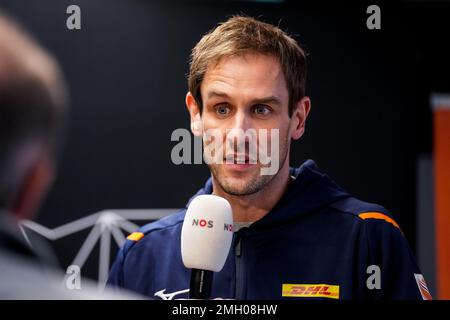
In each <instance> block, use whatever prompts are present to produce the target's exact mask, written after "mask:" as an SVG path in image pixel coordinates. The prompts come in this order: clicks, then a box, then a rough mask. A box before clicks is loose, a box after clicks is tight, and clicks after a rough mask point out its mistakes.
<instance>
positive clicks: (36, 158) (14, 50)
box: [0, 12, 134, 299]
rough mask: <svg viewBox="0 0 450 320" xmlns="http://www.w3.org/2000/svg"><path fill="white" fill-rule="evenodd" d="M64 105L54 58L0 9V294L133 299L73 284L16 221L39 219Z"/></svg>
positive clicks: (53, 164)
mask: <svg viewBox="0 0 450 320" xmlns="http://www.w3.org/2000/svg"><path fill="white" fill-rule="evenodd" d="M66 111H67V94H66V88H65V82H64V79H63V76H62V74H61V71H60V69H59V66H58V64H57V62H56V61H55V59H54V58H53V57H52V56H51V55H50V54H49V53H48V52H46V51H45V50H44V49H43V48H42V47H41V46H39V44H37V43H36V42H35V41H34V40H33V39H32V38H31V37H30V36H29V35H28V34H27V33H26V32H25V31H24V30H23V29H22V28H21V27H20V26H19V25H18V24H17V23H16V22H14V21H13V20H12V19H11V18H9V17H7V16H5V15H4V14H2V13H1V12H0V299H105V298H107V299H109V298H114V299H115V298H119V299H122V298H134V296H126V297H125V296H122V295H119V294H116V293H114V294H112V293H106V292H104V293H100V292H98V291H97V290H94V289H93V288H94V286H93V284H92V283H91V284H89V283H87V282H86V281H84V280H83V281H82V282H81V286H82V288H81V289H82V290H69V288H67V287H65V281H64V275H63V274H62V273H61V272H58V271H56V270H57V269H56V268H54V267H52V266H51V263H48V261H49V257H51V254H50V253H49V252H50V250H48V249H45V247H44V246H42V245H37V246H36V245H35V244H34V243H33V248H31V247H30V246H29V245H28V243H27V242H26V241H25V239H24V237H23V236H22V234H21V233H20V229H19V227H18V222H19V220H21V219H30V218H33V217H34V215H35V213H36V211H37V209H38V208H39V205H40V203H41V202H42V200H43V199H44V197H45V195H46V194H47V191H48V189H49V187H50V186H51V184H52V181H53V179H54V177H55V173H56V166H57V163H56V160H57V154H58V149H59V148H60V146H61V142H62V141H61V140H62V139H61V138H62V133H63V127H64V118H65V116H66ZM50 260H51V259H50Z"/></svg>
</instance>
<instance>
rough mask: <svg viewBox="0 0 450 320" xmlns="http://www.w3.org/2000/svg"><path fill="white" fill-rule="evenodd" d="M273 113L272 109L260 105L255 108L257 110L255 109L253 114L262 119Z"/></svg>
mask: <svg viewBox="0 0 450 320" xmlns="http://www.w3.org/2000/svg"><path fill="white" fill-rule="evenodd" d="M271 111H272V110H271V109H270V107H268V106H266V105H263V104H259V105H257V106H255V108H254V109H253V112H254V113H255V114H256V115H257V116H262V117H266V116H268V115H269V114H270V112H271Z"/></svg>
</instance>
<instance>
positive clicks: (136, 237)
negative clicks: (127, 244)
mask: <svg viewBox="0 0 450 320" xmlns="http://www.w3.org/2000/svg"><path fill="white" fill-rule="evenodd" d="M142 237H144V234H143V233H142V232H133V233H132V234H130V235H129V236H128V237H127V239H128V240H133V241H139V240H141V239H142Z"/></svg>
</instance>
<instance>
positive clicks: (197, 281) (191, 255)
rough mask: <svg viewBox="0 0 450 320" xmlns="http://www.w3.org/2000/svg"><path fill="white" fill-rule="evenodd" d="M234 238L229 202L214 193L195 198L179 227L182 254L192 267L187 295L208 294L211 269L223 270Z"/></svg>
mask: <svg viewBox="0 0 450 320" xmlns="http://www.w3.org/2000/svg"><path fill="white" fill-rule="evenodd" d="M232 241H233V213H232V210H231V205H230V203H229V202H228V201H227V200H226V199H224V198H222V197H218V196H215V195H200V196H197V197H195V198H194V199H193V200H192V201H191V203H190V204H189V207H188V209H187V211H186V215H185V217H184V222H183V227H182V229H181V257H182V259H183V264H184V266H185V267H186V268H189V269H192V271H191V283H190V291H189V298H190V299H209V298H210V297H211V288H212V278H213V272H219V271H220V270H222V268H223V266H224V264H225V261H226V260H227V256H228V253H229V251H230V247H231V242H232Z"/></svg>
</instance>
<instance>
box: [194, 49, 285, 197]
mask: <svg viewBox="0 0 450 320" xmlns="http://www.w3.org/2000/svg"><path fill="white" fill-rule="evenodd" d="M200 90H201V95H202V99H203V111H202V116H201V120H202V126H203V130H204V132H205V131H208V130H209V129H216V130H217V129H218V130H219V131H220V132H221V133H222V137H223V145H224V146H226V139H227V133H229V130H236V129H238V130H243V131H244V132H245V131H246V130H248V129H254V130H255V131H256V140H254V141H256V143H257V146H258V148H259V146H260V143H261V141H260V140H261V139H260V134H258V133H259V132H260V129H265V130H267V131H266V132H267V139H266V140H267V143H268V147H267V149H268V150H269V156H271V155H270V150H271V146H272V144H273V143H275V145H274V146H276V150H277V151H278V157H279V161H278V167H277V168H276V171H275V172H276V173H275V174H272V175H262V174H261V168H262V167H267V164H265V165H263V164H262V163H261V161H260V159H259V158H256V159H255V155H254V154H250V158H251V160H253V161H249V159H248V158H249V146H248V142H247V144H246V145H245V157H246V160H247V161H246V163H245V164H236V161H237V159H236V157H237V155H238V153H239V155H240V156H243V155H242V153H241V152H240V151H239V150H238V149H237V145H236V144H235V145H234V147H235V148H224V150H223V163H210V164H208V166H209V168H210V170H211V172H212V174H213V177H214V179H215V181H216V182H217V183H218V184H219V186H220V187H221V188H222V189H223V190H224V191H225V192H226V193H228V194H231V195H239V196H243V195H250V194H253V193H256V192H258V191H259V190H261V189H263V188H264V187H265V186H266V185H267V184H268V183H269V182H270V181H271V180H272V179H273V178H274V177H275V176H276V174H278V173H279V170H278V169H279V167H282V166H283V164H284V163H285V161H286V159H287V157H288V154H289V146H290V121H291V118H290V117H289V113H288V103H289V94H288V90H287V86H286V82H285V79H284V75H283V72H282V70H281V68H280V65H279V63H278V60H277V59H276V58H275V57H272V56H267V55H261V54H247V55H244V56H232V57H226V58H223V59H221V60H220V61H219V63H218V64H216V65H212V66H210V67H209V68H208V70H207V72H206V74H205V77H204V79H203V81H202V84H201V88H200ZM272 129H278V130H279V131H278V133H279V139H276V140H278V141H271V132H272ZM274 131H275V130H274ZM228 139H229V136H228ZM228 141H230V140H228ZM235 141H236V140H235ZM230 157H231V158H232V159H233V158H234V161H233V162H234V163H233V164H229V163H227V162H229V160H230ZM227 158H228V161H227ZM255 160H256V163H254V162H255ZM249 162H253V164H252V163H249Z"/></svg>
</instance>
